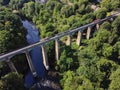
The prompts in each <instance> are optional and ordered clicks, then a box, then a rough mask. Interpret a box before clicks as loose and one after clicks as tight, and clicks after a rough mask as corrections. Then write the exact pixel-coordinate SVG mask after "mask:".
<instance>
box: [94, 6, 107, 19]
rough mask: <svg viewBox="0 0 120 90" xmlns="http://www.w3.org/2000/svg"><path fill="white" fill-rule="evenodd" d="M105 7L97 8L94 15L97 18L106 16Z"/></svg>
mask: <svg viewBox="0 0 120 90" xmlns="http://www.w3.org/2000/svg"><path fill="white" fill-rule="evenodd" d="M106 12H107V11H106V9H105V8H101V9H98V10H97V11H96V12H95V15H96V18H97V19H103V18H105V17H106V15H107V13H106Z"/></svg>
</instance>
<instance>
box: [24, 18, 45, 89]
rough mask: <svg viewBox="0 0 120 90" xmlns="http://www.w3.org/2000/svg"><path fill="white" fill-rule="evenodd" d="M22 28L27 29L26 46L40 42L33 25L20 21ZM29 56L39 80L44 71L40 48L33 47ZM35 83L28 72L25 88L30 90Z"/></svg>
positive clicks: (43, 75)
mask: <svg viewBox="0 0 120 90" xmlns="http://www.w3.org/2000/svg"><path fill="white" fill-rule="evenodd" d="M22 23H23V26H24V27H25V28H26V29H27V33H28V34H27V36H26V38H27V42H28V44H33V43H35V42H38V41H40V36H39V31H38V30H37V29H36V27H35V25H33V24H31V23H30V22H28V21H27V20H24V21H22ZM30 56H31V59H32V62H33V65H34V68H35V70H36V72H37V75H38V76H39V77H41V78H43V77H45V75H46V70H45V67H44V65H43V59H42V53H41V47H40V46H38V47H35V48H34V49H33V50H31V51H30ZM34 83H35V80H34V78H33V75H32V73H31V71H30V70H29V71H28V73H27V75H26V76H25V86H26V87H27V88H30V87H31V86H32V85H33V84H34Z"/></svg>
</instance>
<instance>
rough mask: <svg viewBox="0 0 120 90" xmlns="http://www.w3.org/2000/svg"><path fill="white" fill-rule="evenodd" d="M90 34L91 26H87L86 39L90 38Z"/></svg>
mask: <svg viewBox="0 0 120 90" xmlns="http://www.w3.org/2000/svg"><path fill="white" fill-rule="evenodd" d="M90 34H91V27H88V29H87V35H86V38H87V39H89V38H90Z"/></svg>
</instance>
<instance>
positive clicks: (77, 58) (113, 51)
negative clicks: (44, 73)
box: [0, 0, 120, 90]
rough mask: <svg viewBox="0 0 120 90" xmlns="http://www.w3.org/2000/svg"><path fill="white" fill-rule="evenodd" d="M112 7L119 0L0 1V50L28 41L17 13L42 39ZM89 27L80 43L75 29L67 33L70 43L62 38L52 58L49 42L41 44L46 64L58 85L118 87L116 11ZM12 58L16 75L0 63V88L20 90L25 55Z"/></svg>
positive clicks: (96, 89)
mask: <svg viewBox="0 0 120 90" xmlns="http://www.w3.org/2000/svg"><path fill="white" fill-rule="evenodd" d="M92 5H94V6H96V8H97V9H96V8H92V7H91V6H92ZM14 11H16V12H14ZM117 11H120V0H102V1H101V2H97V1H95V0H48V1H47V2H46V3H40V2H35V1H34V0H10V1H9V0H0V55H2V54H4V53H6V52H10V51H13V50H16V49H18V48H20V47H24V46H26V45H28V43H27V41H26V35H27V32H26V29H25V28H24V27H23V25H22V23H21V20H20V17H23V18H26V19H27V20H29V21H31V22H33V23H34V24H35V25H36V27H37V29H38V30H39V31H40V37H41V38H46V37H52V36H55V34H58V33H61V32H63V31H66V30H72V29H74V28H78V27H80V26H83V25H86V24H88V23H91V22H93V21H95V20H99V19H103V18H105V17H107V16H110V15H111V14H112V13H114V12H117ZM93 29H95V27H94V28H93ZM93 32H94V33H92V35H91V37H90V39H89V40H86V37H85V35H83V39H82V44H81V46H78V45H76V36H77V33H76V34H75V35H73V36H72V45H71V46H66V45H65V43H64V42H65V41H66V39H67V38H66V37H63V38H61V41H60V52H61V53H60V59H59V60H58V61H56V60H55V57H54V56H55V48H54V47H55V45H54V42H50V43H48V44H47V45H46V48H47V54H48V58H49V63H50V66H51V68H52V69H54V70H56V71H58V72H59V77H58V78H60V87H61V89H62V90H120V82H119V81H120V77H119V76H120V16H117V17H116V18H114V19H113V20H112V21H111V20H108V21H105V22H103V23H102V24H101V25H100V28H99V30H98V31H96V30H93ZM83 33H86V30H85V31H84V32H83ZM51 52H53V53H51ZM12 61H13V63H14V64H15V66H16V68H17V70H18V73H19V74H18V73H13V72H11V71H10V68H9V67H8V65H7V64H6V62H0V90H25V87H24V75H25V74H26V72H27V71H28V69H29V67H28V64H27V61H26V58H25V55H23V54H21V55H17V56H15V57H13V58H12ZM13 77H14V78H13ZM16 82H18V83H16Z"/></svg>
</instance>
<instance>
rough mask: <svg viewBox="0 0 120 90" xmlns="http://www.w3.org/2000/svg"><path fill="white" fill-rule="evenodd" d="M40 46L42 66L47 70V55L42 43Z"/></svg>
mask: <svg viewBox="0 0 120 90" xmlns="http://www.w3.org/2000/svg"><path fill="white" fill-rule="evenodd" d="M41 48H42V56H43V63H44V66H45V68H46V69H47V70H49V63H48V57H47V52H46V48H45V46H44V45H42V46H41Z"/></svg>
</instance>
